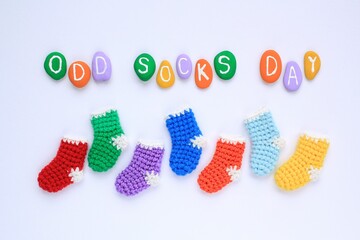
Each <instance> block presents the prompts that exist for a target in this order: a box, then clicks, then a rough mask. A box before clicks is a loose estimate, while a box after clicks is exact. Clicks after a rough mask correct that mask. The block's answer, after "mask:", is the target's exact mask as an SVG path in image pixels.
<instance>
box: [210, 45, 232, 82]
mask: <svg viewBox="0 0 360 240" xmlns="http://www.w3.org/2000/svg"><path fill="white" fill-rule="evenodd" d="M214 66H215V72H216V74H217V75H218V76H219V78H221V79H223V80H229V79H231V78H232V77H233V76H234V75H235V72H236V58H235V56H234V54H232V52H230V51H222V52H220V53H219V54H217V55H216V56H215V58H214Z"/></svg>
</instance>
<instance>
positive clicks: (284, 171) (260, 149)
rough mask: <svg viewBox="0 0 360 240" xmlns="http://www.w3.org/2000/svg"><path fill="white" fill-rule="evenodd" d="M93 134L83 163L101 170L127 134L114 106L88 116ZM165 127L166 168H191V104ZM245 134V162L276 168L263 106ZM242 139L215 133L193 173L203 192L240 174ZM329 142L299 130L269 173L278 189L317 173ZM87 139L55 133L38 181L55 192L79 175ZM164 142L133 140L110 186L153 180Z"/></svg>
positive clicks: (259, 170)
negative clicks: (208, 155)
mask: <svg viewBox="0 0 360 240" xmlns="http://www.w3.org/2000/svg"><path fill="white" fill-rule="evenodd" d="M91 124H92V127H93V130H94V140H93V143H92V146H91V148H90V151H89V153H88V164H89V167H90V168H91V169H92V170H93V171H95V172H106V171H108V170H109V169H111V168H112V167H113V166H114V165H115V164H116V162H117V160H118V158H119V156H120V155H121V153H122V151H123V150H124V149H125V148H126V147H127V145H128V140H127V138H126V136H125V134H124V131H123V129H122V127H121V125H120V119H119V116H118V113H117V111H116V110H115V109H109V110H107V111H104V112H102V113H98V114H93V115H92V116H91ZM166 127H167V128H168V131H169V133H170V137H171V142H172V149H171V153H170V160H169V162H170V168H171V170H172V171H173V172H174V173H175V174H177V175H179V176H184V175H187V174H190V173H191V172H193V171H194V170H195V169H196V168H197V166H198V163H199V160H200V157H201V153H202V148H203V147H204V146H205V144H206V140H205V138H204V136H203V135H202V132H201V130H200V128H199V126H198V124H197V121H196V118H195V115H194V112H193V111H192V109H191V108H185V109H182V110H181V111H178V112H175V113H172V114H169V115H168V116H167V118H166ZM245 127H246V129H247V131H248V133H249V135H250V140H251V159H250V166H251V169H252V171H253V173H254V174H255V175H257V176H267V175H270V174H271V173H272V172H273V171H274V170H275V168H276V166H277V162H278V159H279V155H280V151H281V148H282V147H283V146H284V141H283V140H282V139H281V137H280V133H279V130H278V128H277V127H276V124H275V122H274V120H273V117H272V114H271V113H270V111H268V110H264V109H262V110H260V111H258V112H256V113H255V114H253V115H251V116H250V117H248V118H246V120H245ZM245 145H246V144H245V140H244V139H242V138H241V137H240V136H221V137H219V138H218V140H217V143H216V148H215V153H214V155H213V158H212V160H211V161H210V163H209V164H208V165H207V166H206V167H205V168H204V169H203V170H202V171H201V173H200V175H199V177H198V180H197V182H198V184H199V186H200V188H201V189H202V190H203V191H205V192H208V193H214V192H218V191H219V190H221V189H222V188H223V187H225V186H226V185H228V184H229V183H231V182H233V181H236V180H238V179H239V176H240V169H241V166H242V158H243V154H244V151H245ZM328 147H329V142H328V140H327V139H325V138H316V137H313V136H310V135H301V137H300V138H299V141H298V144H297V147H296V150H295V153H294V154H293V155H292V156H291V157H290V159H289V160H288V161H287V162H286V163H285V164H283V165H282V166H281V167H279V168H278V169H277V170H276V173H275V181H276V184H277V185H278V186H279V187H280V188H281V189H283V190H287V191H290V190H295V189H298V188H300V187H302V186H305V185H306V184H307V183H309V182H311V181H315V180H317V178H318V175H319V171H320V169H321V168H322V166H323V162H324V159H325V156H326V153H327V150H328ZM87 150H88V144H87V142H86V141H85V140H83V139H77V138H71V137H65V138H63V139H61V142H60V146H59V149H58V152H57V154H56V156H55V157H54V159H53V160H52V161H51V162H50V163H49V164H48V165H47V166H45V167H44V168H43V169H42V170H41V172H40V173H39V175H38V182H39V186H40V187H41V188H42V189H44V190H45V191H48V192H57V191H60V190H62V189H63V188H65V187H67V186H68V185H70V184H72V183H76V182H79V181H80V180H81V179H82V177H83V168H84V162H85V158H86V155H87ZM163 155H164V146H163V144H161V143H154V142H146V141H142V140H141V141H139V142H138V143H137V145H136V147H135V150H134V154H133V158H132V159H131V162H130V163H129V165H128V166H127V167H126V168H125V169H124V170H123V171H122V172H121V173H120V174H119V175H118V176H117V178H116V180H115V187H116V190H117V191H118V192H119V193H121V194H124V195H127V196H131V195H136V194H138V193H140V192H141V191H143V190H145V189H147V188H148V187H151V186H156V185H157V184H158V183H159V175H160V170H161V163H162V158H163Z"/></svg>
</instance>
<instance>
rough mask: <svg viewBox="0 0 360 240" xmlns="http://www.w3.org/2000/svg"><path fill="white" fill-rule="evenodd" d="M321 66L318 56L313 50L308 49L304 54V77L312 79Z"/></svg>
mask: <svg viewBox="0 0 360 240" xmlns="http://www.w3.org/2000/svg"><path fill="white" fill-rule="evenodd" d="M320 67H321V60H320V56H319V55H318V54H317V53H316V52H313V51H308V52H306V53H305V55H304V70H305V77H306V78H307V79H308V80H313V79H314V78H315V76H316V75H317V74H318V72H319V70H320Z"/></svg>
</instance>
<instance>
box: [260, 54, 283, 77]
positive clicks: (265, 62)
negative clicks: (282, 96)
mask: <svg viewBox="0 0 360 240" xmlns="http://www.w3.org/2000/svg"><path fill="white" fill-rule="evenodd" d="M281 71H282V62H281V57H280V55H279V54H278V53H277V52H276V51H275V50H267V51H265V52H264V53H263V54H262V56H261V59H260V75H261V78H262V79H263V80H264V82H266V83H273V82H276V81H277V80H278V79H279V77H280V75H281Z"/></svg>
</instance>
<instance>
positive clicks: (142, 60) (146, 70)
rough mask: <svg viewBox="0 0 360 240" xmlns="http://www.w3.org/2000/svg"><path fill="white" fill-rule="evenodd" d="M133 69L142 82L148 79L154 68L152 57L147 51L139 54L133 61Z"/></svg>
mask: <svg viewBox="0 0 360 240" xmlns="http://www.w3.org/2000/svg"><path fill="white" fill-rule="evenodd" d="M134 70H135V73H136V75H137V76H138V77H139V78H140V80H142V81H144V82H146V81H148V80H149V79H150V78H151V77H152V76H153V75H154V73H155V70H156V64H155V60H154V58H153V57H152V56H151V55H150V54H147V53H142V54H140V55H139V56H138V57H137V58H136V60H135V62H134Z"/></svg>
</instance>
